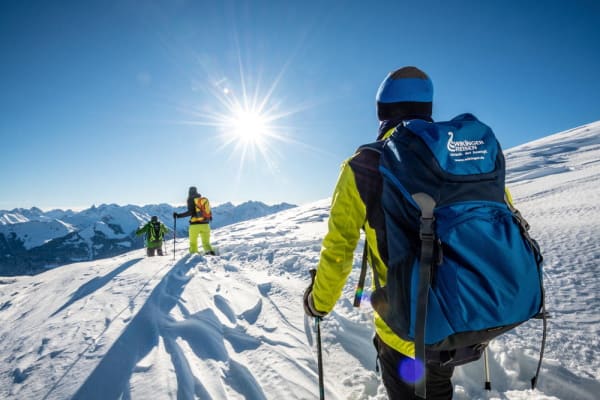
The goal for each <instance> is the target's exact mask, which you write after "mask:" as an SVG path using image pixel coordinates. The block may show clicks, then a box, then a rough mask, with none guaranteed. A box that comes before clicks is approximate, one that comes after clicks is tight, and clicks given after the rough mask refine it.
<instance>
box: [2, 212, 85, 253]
mask: <svg viewBox="0 0 600 400" xmlns="http://www.w3.org/2000/svg"><path fill="white" fill-rule="evenodd" d="M4 217H5V218H6V220H11V221H14V219H10V214H8V215H5V216H4ZM73 231H75V228H74V227H73V226H71V225H69V224H67V223H65V222H63V221H59V220H47V221H35V220H25V221H22V220H19V222H18V223H16V222H10V223H7V224H0V233H2V234H4V236H6V237H8V236H9V235H16V237H19V238H21V239H22V240H23V247H24V248H25V249H27V250H29V249H32V248H34V247H37V246H41V245H42V244H44V243H47V242H49V241H50V240H52V239H54V238H58V237H62V236H65V235H68V234H69V233H71V232H73Z"/></svg>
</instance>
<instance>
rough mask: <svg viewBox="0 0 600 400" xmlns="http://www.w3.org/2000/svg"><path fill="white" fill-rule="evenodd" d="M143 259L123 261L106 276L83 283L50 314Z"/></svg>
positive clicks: (54, 313)
mask: <svg viewBox="0 0 600 400" xmlns="http://www.w3.org/2000/svg"><path fill="white" fill-rule="evenodd" d="M141 260H142V258H136V259H133V260H129V261H127V262H126V263H123V264H122V265H121V266H119V267H117V268H115V269H114V270H112V271H110V272H109V273H108V274H106V275H104V276H96V277H94V278H92V279H90V280H89V281H88V282H86V283H84V284H83V285H81V286H80V287H79V289H77V290H76V291H75V293H73V294H72V295H71V298H70V299H69V300H68V301H67V302H66V303H65V304H63V305H62V306H61V307H60V308H59V309H58V310H56V311H54V312H53V313H52V315H50V316H51V317H53V316H55V315H56V314H58V313H59V312H61V311H62V310H64V309H65V308H67V307H69V306H70V305H71V304H73V303H75V302H76V301H79V300H81V299H83V298H84V297H86V296H89V295H90V294H92V293H94V292H95V291H96V290H98V289H100V288H101V287H103V286H104V285H106V284H107V283H108V282H110V281H111V280H112V279H113V278H114V277H115V276H117V275H119V274H120V273H121V272H123V271H125V270H126V269H127V268H129V267H131V266H132V265H134V264H136V263H137V262H139V261H141Z"/></svg>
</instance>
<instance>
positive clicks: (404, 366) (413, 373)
mask: <svg viewBox="0 0 600 400" xmlns="http://www.w3.org/2000/svg"><path fill="white" fill-rule="evenodd" d="M398 375H399V376H400V378H402V380H404V381H405V382H408V383H417V382H418V381H420V380H421V379H423V377H424V376H425V366H424V365H423V362H422V361H421V360H417V359H412V358H405V359H404V360H402V361H401V362H400V364H399V365H398Z"/></svg>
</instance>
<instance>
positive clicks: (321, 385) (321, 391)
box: [315, 317, 325, 400]
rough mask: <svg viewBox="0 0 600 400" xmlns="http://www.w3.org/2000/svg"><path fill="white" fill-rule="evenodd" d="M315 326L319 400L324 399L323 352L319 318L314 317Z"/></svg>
mask: <svg viewBox="0 0 600 400" xmlns="http://www.w3.org/2000/svg"><path fill="white" fill-rule="evenodd" d="M315 324H316V326H317V365H318V367H319V399H321V400H324V399H325V384H324V383H323V351H322V349H321V317H315Z"/></svg>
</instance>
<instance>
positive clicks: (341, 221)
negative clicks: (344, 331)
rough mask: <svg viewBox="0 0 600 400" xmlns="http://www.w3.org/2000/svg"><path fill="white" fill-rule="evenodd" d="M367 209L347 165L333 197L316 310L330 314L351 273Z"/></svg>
mask: <svg viewBox="0 0 600 400" xmlns="http://www.w3.org/2000/svg"><path fill="white" fill-rule="evenodd" d="M365 218H366V209H365V205H364V203H363V202H362V200H361V198H360V195H359V193H358V190H357V188H356V181H355V178H354V173H353V171H352V168H351V167H350V166H349V165H348V161H346V162H345V163H344V164H343V165H342V171H341V173H340V176H339V178H338V182H337V184H336V187H335V191H334V193H333V197H332V202H331V210H330V215H329V222H328V231H327V234H326V235H325V238H324V239H323V244H322V247H321V257H320V260H319V265H318V268H317V276H316V278H315V284H314V286H313V292H312V293H313V301H314V305H315V308H316V309H317V310H319V311H322V312H330V311H331V310H332V309H333V307H334V306H335V303H336V302H337V300H338V298H339V297H340V295H341V294H342V289H343V288H344V285H345V283H346V279H347V278H348V275H350V272H351V271H352V264H353V260H354V250H355V248H356V245H357V243H358V240H359V238H360V230H361V228H362V227H363V225H364V224H365Z"/></svg>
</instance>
